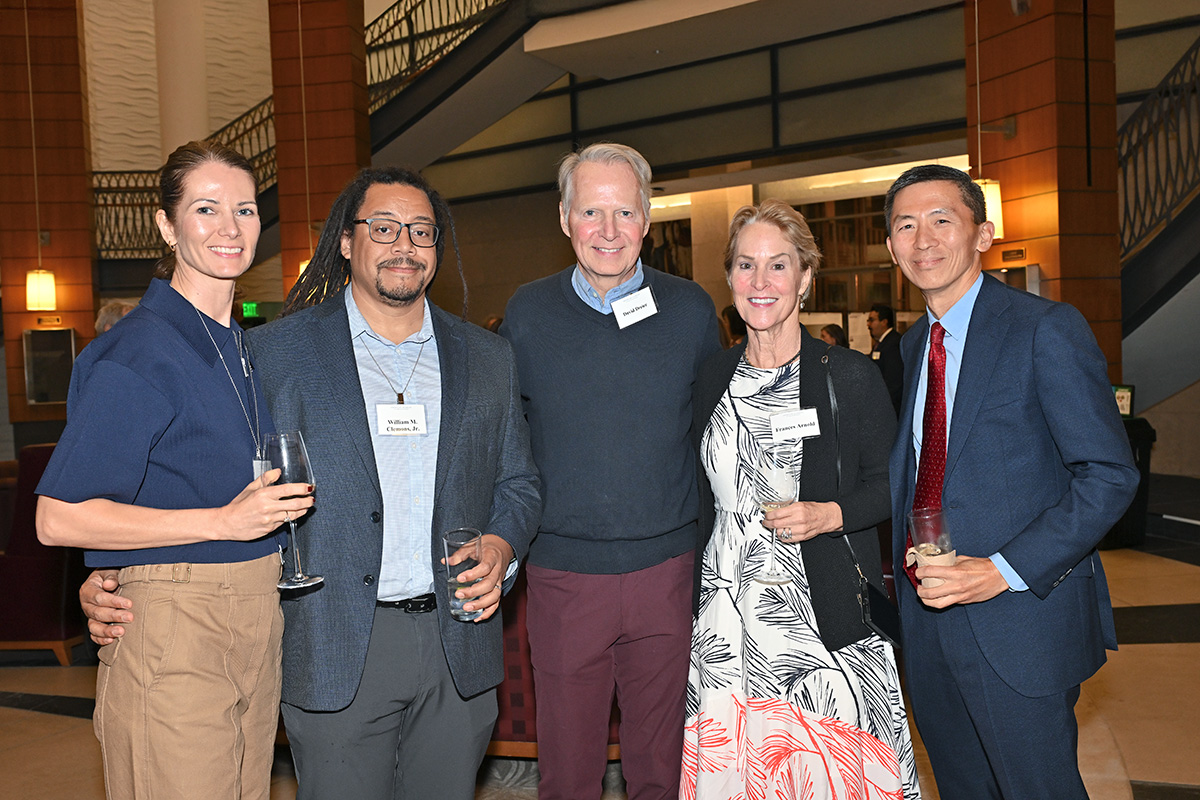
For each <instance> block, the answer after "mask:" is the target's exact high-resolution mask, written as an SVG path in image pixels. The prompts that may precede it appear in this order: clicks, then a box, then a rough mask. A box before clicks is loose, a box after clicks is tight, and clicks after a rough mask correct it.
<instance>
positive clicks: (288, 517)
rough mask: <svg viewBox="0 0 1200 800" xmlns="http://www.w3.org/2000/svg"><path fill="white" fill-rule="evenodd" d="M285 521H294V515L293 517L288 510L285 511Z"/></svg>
mask: <svg viewBox="0 0 1200 800" xmlns="http://www.w3.org/2000/svg"><path fill="white" fill-rule="evenodd" d="M283 521H284V522H291V521H292V517H291V515H290V514H288V512H286V511H285V512H283Z"/></svg>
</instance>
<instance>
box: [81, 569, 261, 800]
mask: <svg viewBox="0 0 1200 800" xmlns="http://www.w3.org/2000/svg"><path fill="white" fill-rule="evenodd" d="M279 576H280V557H279V555H278V554H272V555H269V556H265V557H263V558H260V559H257V560H255V561H247V562H242V563H234V564H150V565H145V566H135V567H127V568H125V569H123V570H121V574H120V583H121V589H120V593H121V594H122V595H123V596H125V597H128V598H129V599H131V600H132V601H133V613H134V622H133V623H132V624H130V625H126V626H125V627H126V631H125V636H123V637H122V638H121V639H119V640H118V641H117V642H114V643H113V644H110V645H106V646H104V647H102V648H100V662H101V663H100V669H99V672H98V674H97V677H96V715H95V718H94V724H95V729H96V738H97V739H99V740H100V749H101V752H102V755H103V759H104V785H105V791H106V792H107V794H108V797H109V798H110V800H117V799H118V798H119V799H120V800H126V799H128V800H134V799H135V798H136V799H138V800H144V799H145V798H164V797H172V798H205V800H209V798H211V799H212V800H224V799H225V798H229V800H238V799H240V800H259V799H260V798H261V800H267V798H268V797H269V795H270V785H271V763H272V761H273V758H274V747H275V729H276V725H277V722H278V716H279V687H280V658H281V641H282V639H283V614H282V612H281V611H280V609H279V591H278V589H276V588H275V584H276V582H277V581H278V580H279Z"/></svg>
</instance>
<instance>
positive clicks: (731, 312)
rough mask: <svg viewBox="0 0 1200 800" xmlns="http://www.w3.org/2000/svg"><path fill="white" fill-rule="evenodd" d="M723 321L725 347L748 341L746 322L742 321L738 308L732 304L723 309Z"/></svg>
mask: <svg viewBox="0 0 1200 800" xmlns="http://www.w3.org/2000/svg"><path fill="white" fill-rule="evenodd" d="M721 322H722V328H723V330H722V331H721V333H722V334H724V337H725V339H726V342H725V347H726V348H727V349H728V348H730V347H733V346H735V345H739V344H741V343H742V342H744V341H746V323H745V322H743V321H742V318H741V316H740V315H739V314H738V312H737V309H736V308H734V307H733V306H732V305H728V306H725V308H723V309H721Z"/></svg>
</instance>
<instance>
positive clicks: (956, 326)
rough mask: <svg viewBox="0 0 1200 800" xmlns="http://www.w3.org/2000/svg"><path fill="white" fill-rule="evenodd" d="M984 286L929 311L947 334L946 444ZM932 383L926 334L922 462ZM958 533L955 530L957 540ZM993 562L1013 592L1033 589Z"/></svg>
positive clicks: (916, 419) (916, 438)
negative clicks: (939, 312)
mask: <svg viewBox="0 0 1200 800" xmlns="http://www.w3.org/2000/svg"><path fill="white" fill-rule="evenodd" d="M981 286H983V275H979V276H978V277H977V278H976V279H975V282H974V283H972V284H971V288H970V289H967V292H966V294H964V295H963V296H962V297H960V298H959V299H958V302H957V303H955V304H954V305H953V306H951V307H950V310H949V311H947V312H946V313H945V314H944V315H942V318H941V319H938V318H937V317H935V316H934V315H933V312H932V311H929V310H926V314H927V316H928V317H929V326H930V328H932V327H933V323H935V322H940V323H942V328H944V329H945V331H946V335H945V336H944V337H943V338H942V344H943V345H944V346H945V348H946V442H947V444H949V442H950V425H951V424H952V423H953V421H954V395H955V394H956V392H957V390H958V375H959V372H960V371H961V370H962V357H963V350H964V349H965V348H966V346H967V330H968V329H969V328H970V327H971V313H972V311H974V309H975V300H976V298H978V297H979V287H981ZM928 382H929V333H926V334H925V346H924V347H923V348H921V375H920V378H919V380H918V381H917V398H916V399H917V402H916V405H915V406H914V407H913V426H912V428H913V449H914V450H915V451H916V453H917V461H918V463H919V462H920V460H921V436H922V434H923V433H924V422H925V420H924V416H925V395H926V387H927V384H928ZM953 535H954V532H953V531H951V537H952V538H953ZM990 558H991V560H992V563H993V564H995V565H996V569H998V570H1000V574H1001V575H1003V576H1004V580H1006V581H1008V587H1009V589H1010V590H1011V591H1015V592H1023V591H1025V590H1026V589H1028V588H1029V586H1028V585H1027V584H1026V583H1025V581H1023V580H1022V579H1021V576H1020V575H1018V574H1017V571H1016V570H1015V569H1013V568H1012V566H1010V565H1009V563H1008V561H1007V560H1006V559H1005V558H1004V556H1002V555H1000V554H999V553H994V554H993V555H991V556H990Z"/></svg>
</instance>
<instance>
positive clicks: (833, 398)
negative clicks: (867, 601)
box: [680, 200, 920, 800]
mask: <svg viewBox="0 0 1200 800" xmlns="http://www.w3.org/2000/svg"><path fill="white" fill-rule="evenodd" d="M820 260H821V253H820V251H819V250H818V249H817V245H816V242H815V241H814V239H813V235H812V232H811V231H810V230H809V227H808V224H807V223H806V222H805V220H804V218H803V217H802V216H801V215H800V214H799V213H798V212H797V211H796V210H795V209H793V208H792V207H791V206H790V205H788V204H787V203H784V202H782V201H780V200H764V201H763V203H762V205H760V206H757V207H756V206H746V207H744V208H742V209H740V210H739V211H738V212H737V214H735V215H734V218H733V221H732V223H731V224H730V229H729V243H728V245H727V247H726V250H725V274H726V278H727V280H728V281H729V287H730V290H731V292H732V294H733V300H734V303H735V304H736V305H737V308H738V312H739V313H740V314H741V315H742V317H743V318H744V319H745V320H746V326H747V328H748V329H749V334H748V336H747V339H746V343H745V344H744V345H741V346H739V347H735V348H733V349H732V350H726V351H725V352H723V353H720V354H719V355H717V356H715V357H713V358H711V359H709V361H707V362H706V363H705V365H704V367H703V368H702V369H701V372H700V375H699V376H698V377H697V379H696V390H695V396H694V399H693V407H694V409H695V425H694V426H693V442H694V446H695V448H696V454H697V458H698V460H699V462H700V463H701V465H702V467H703V468H702V470H701V472H700V496H701V507H700V508H701V518H700V526H701V527H700V533H701V539H700V545H701V546H700V553H701V554H702V558H700V559H697V563H696V583H697V588H698V596H697V598H696V620H695V629H694V631H693V633H692V643H693V644H692V648H693V650H692V665H691V674H690V676H689V680H688V695H687V723H686V728H685V745H684V752H683V785H682V790H681V792H680V797H681V798H693V797H694V798H712V799H713V800H717V799H718V798H719V799H720V800H725V799H726V798H731V797H776V796H779V797H799V796H803V797H819V798H832V797H855V796H860V794H861V793H862V792H863V786H864V785H866V784H873V785H874V792H877V793H878V796H880V797H882V796H887V797H904V798H909V800H912V799H913V798H917V797H919V794H920V788H919V785H918V783H917V772H916V764H915V761H914V758H913V749H912V741H911V739H910V736H909V730H908V720H907V717H906V716H905V711H904V703H903V700H902V699H901V695H900V677H899V674H898V673H897V670H896V661H895V657H894V655H893V652H892V647H891V645H890V644H889V643H888V642H887V641H885V640H884V639H882V638H880V637H879V636H878V635H877V634H875V633H873V632H872V630H871V629H870V628H868V627H867V626H866V625H865V624H864V623H863V618H862V609H861V606H860V604H859V586H860V576H864V575H865V576H866V577H867V579H869V580H870V581H871V583H872V584H874V585H875V586H876V587H877V588H879V589H880V590H881V591H882V587H883V575H882V572H881V568H880V554H879V538H878V534H877V532H876V529H875V525H876V524H877V523H879V522H881V521H882V520H884V519H886V518H887V515H888V464H887V459H888V448H889V447H890V443H891V441H892V438H893V436H894V433H895V429H896V420H895V415H894V413H893V412H892V409H891V405H890V404H889V402H888V397H887V389H886V388H885V387H884V385H883V380H882V378H881V377H880V375H879V370H877V369H875V367H874V366H872V365H871V362H870V361H869V360H868V359H867V358H866V356H864V355H862V354H861V353H857V352H855V351H852V350H847V349H843V348H840V347H833V346H830V345H827V344H824V343H822V342H820V341H818V340H817V339H814V338H813V337H812V336H810V335H809V334H808V331H806V330H805V328H804V326H803V325H801V324H800V317H799V312H800V309H801V308H802V307H803V305H804V300H805V298H806V297H808V295H809V293H810V292H811V290H812V285H813V280H814V278H815V277H816V273H817V268H818V266H819V264H820ZM789 431H790V433H789ZM769 450H774V451H775V453H776V455H775V461H776V463H777V464H778V465H779V466H781V467H783V468H785V469H786V470H787V471H788V472H789V473H790V474H791V476H792V477H793V478H794V479H796V480H797V481H798V484H799V490H798V499H796V500H795V501H794V502H789V503H786V504H785V505H784V506H783V507H782V508H777V509H774V510H770V511H767V512H766V513H765V515H764V513H763V511H762V510H761V508H760V507H759V505H758V502H757V501H758V499H759V488H758V487H759V485H760V484H761V482H762V480H763V471H764V467H763V463H764V456H765V454H766V453H767V451H769ZM771 553H774V558H773V559H772V558H771V556H770V554H771ZM772 565H774V566H775V568H776V569H777V570H778V571H779V572H781V573H782V576H781V577H780V578H776V579H774V580H772V579H771V578H770V576H768V575H766V574H765V573H767V572H768V570H769V568H770V567H771V566H772ZM860 570H861V572H860ZM767 581H769V582H767ZM874 792H873V793H872V795H871V796H875V794H874Z"/></svg>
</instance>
